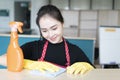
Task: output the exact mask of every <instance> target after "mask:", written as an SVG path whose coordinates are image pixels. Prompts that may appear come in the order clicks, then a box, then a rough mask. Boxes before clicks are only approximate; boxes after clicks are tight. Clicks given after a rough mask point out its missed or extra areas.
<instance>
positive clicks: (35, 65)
mask: <svg viewBox="0 0 120 80" xmlns="http://www.w3.org/2000/svg"><path fill="white" fill-rule="evenodd" d="M24 68H25V69H30V70H39V71H41V72H45V71H49V72H56V71H58V70H59V69H60V68H59V67H58V66H56V65H54V64H52V63H49V62H46V61H33V60H28V59H24Z"/></svg>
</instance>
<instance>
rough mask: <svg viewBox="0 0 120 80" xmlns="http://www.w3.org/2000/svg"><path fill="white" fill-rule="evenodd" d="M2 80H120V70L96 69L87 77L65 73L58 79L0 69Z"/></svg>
mask: <svg viewBox="0 0 120 80" xmlns="http://www.w3.org/2000/svg"><path fill="white" fill-rule="evenodd" d="M0 80H120V69H95V70H93V71H90V72H88V73H87V74H85V75H69V74H66V73H63V74H60V75H59V76H56V77H48V76H40V75H33V74H31V73H29V71H28V70H23V71H21V72H9V71H7V70H6V69H0Z"/></svg>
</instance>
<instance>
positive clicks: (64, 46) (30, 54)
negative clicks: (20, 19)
mask: <svg viewBox="0 0 120 80" xmlns="http://www.w3.org/2000/svg"><path fill="white" fill-rule="evenodd" d="M36 23H37V25H38V27H39V30H40V34H41V36H42V39H41V40H38V41H33V42H29V43H26V44H24V45H22V46H21V48H22V50H23V53H24V58H25V59H26V62H25V63H26V65H25V66H24V68H27V69H33V68H34V69H39V70H41V71H43V70H48V71H50V70H49V69H53V67H55V66H53V64H56V65H58V66H62V67H65V68H67V73H69V74H79V73H80V74H83V73H85V72H87V71H90V70H92V69H94V66H93V65H92V64H91V63H90V61H89V59H88V58H87V57H86V55H85V53H84V52H83V51H82V50H81V49H80V48H79V47H77V46H76V45H73V44H71V43H69V42H68V41H67V40H66V39H65V38H64V37H63V25H64V20H63V16H62V15H61V12H60V10H59V9H58V8H57V7H55V6H53V5H45V6H43V7H41V8H40V10H39V11H38V13H37V19H36ZM36 61H37V62H39V63H38V66H36V65H35V64H33V65H32V67H30V64H29V63H30V62H33V63H34V62H36ZM44 61H45V62H48V63H47V65H46V64H45V65H44V63H42V62H44ZM51 63H52V64H51ZM50 65H52V66H50ZM45 66H47V67H46V68H45ZM48 66H49V67H48ZM36 67H37V68H36ZM57 69H58V68H57ZM55 70H56V69H55V68H54V69H53V70H51V71H55Z"/></svg>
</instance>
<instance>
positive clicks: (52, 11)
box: [36, 4, 64, 27]
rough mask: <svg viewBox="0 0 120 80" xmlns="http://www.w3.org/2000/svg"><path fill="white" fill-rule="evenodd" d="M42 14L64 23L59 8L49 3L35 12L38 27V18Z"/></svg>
mask: <svg viewBox="0 0 120 80" xmlns="http://www.w3.org/2000/svg"><path fill="white" fill-rule="evenodd" d="M44 15H49V16H51V17H52V18H54V19H56V20H58V21H60V22H61V23H64V20H63V16H62V14H61V12H60V10H59V9H58V8H57V7H56V6H54V5H50V4H49V5H45V6H42V7H41V8H40V9H39V11H38V13H37V18H36V24H37V25H38V26H39V27H40V25H39V20H40V18H41V17H42V16H44Z"/></svg>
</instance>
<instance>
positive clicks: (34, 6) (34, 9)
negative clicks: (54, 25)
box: [31, 0, 48, 34]
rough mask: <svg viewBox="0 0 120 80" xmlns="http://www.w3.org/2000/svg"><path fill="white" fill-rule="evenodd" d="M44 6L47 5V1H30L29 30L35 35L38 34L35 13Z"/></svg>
mask: <svg viewBox="0 0 120 80" xmlns="http://www.w3.org/2000/svg"><path fill="white" fill-rule="evenodd" d="M45 4H48V0H31V5H32V6H31V29H34V30H35V33H37V34H39V29H38V26H37V25H36V16H37V12H38V10H39V9H40V7H41V6H43V5H45ZM33 33H34V32H33Z"/></svg>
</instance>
